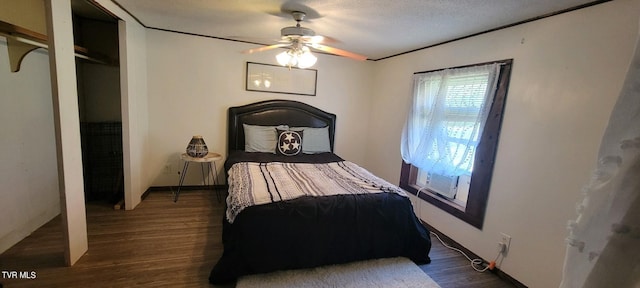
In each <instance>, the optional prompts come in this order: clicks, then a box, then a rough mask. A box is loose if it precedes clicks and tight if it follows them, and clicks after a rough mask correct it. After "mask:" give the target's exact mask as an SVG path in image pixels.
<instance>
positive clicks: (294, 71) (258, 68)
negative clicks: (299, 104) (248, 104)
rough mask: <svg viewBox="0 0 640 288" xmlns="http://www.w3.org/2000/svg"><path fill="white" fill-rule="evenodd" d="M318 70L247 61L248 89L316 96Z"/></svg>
mask: <svg viewBox="0 0 640 288" xmlns="http://www.w3.org/2000/svg"><path fill="white" fill-rule="evenodd" d="M317 78H318V71H317V70H315V69H300V68H295V67H291V68H289V67H283V66H278V65H270V64H261V63H254V62H247V75H246V84H245V85H246V89H247V91H257V92H270V93H283V94H297V95H306V96H316V81H317Z"/></svg>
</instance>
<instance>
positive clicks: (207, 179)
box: [173, 152, 222, 202]
mask: <svg viewBox="0 0 640 288" xmlns="http://www.w3.org/2000/svg"><path fill="white" fill-rule="evenodd" d="M180 159H182V160H183V161H184V166H183V167H182V173H181V174H180V182H178V191H176V195H175V197H174V198H173V202H178V196H180V189H181V188H182V184H184V177H185V175H187V170H188V169H189V164H190V163H191V162H194V163H200V168H201V170H202V182H203V183H204V184H205V185H206V186H209V187H210V188H211V190H215V189H214V185H218V169H217V168H216V161H218V160H221V159H222V156H220V154H218V153H212V152H209V153H207V155H205V156H204V157H199V158H198V157H191V156H189V155H187V153H182V155H180ZM205 166H206V167H207V173H206V174H205V172H204V170H205ZM205 175H206V176H205ZM211 180H213V181H211ZM220 197H221V196H220V191H216V198H217V199H218V202H220V201H221V199H220Z"/></svg>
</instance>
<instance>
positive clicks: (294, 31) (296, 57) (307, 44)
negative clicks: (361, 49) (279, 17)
mask: <svg viewBox="0 0 640 288" xmlns="http://www.w3.org/2000/svg"><path fill="white" fill-rule="evenodd" d="M291 16H293V19H294V20H295V21H296V22H297V24H296V26H289V27H284V28H282V29H281V30H280V36H281V39H280V40H279V41H278V42H279V44H274V45H268V46H263V47H260V48H254V49H249V50H245V51H243V53H247V54H251V53H257V52H263V51H267V50H271V49H275V48H284V47H289V49H288V50H287V51H284V52H282V53H280V54H278V55H277V56H276V60H277V61H278V63H279V64H280V65H282V66H289V67H292V66H296V67H298V68H308V67H311V66H313V64H315V62H316V60H317V58H316V57H315V56H313V54H311V51H310V48H311V49H315V50H319V51H322V52H326V53H330V54H335V55H338V56H343V57H347V58H351V59H355V60H360V61H362V60H366V59H367V57H366V56H363V55H359V54H356V53H353V52H349V51H345V50H341V49H338V48H333V47H329V46H327V45H324V43H325V42H331V41H332V40H331V38H329V37H325V36H320V35H316V32H314V31H313V30H311V29H309V28H306V27H302V26H301V25H300V22H302V20H304V17H305V16H306V14H305V13H304V12H300V11H292V12H291ZM333 41H335V40H333Z"/></svg>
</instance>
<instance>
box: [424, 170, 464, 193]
mask: <svg viewBox="0 0 640 288" xmlns="http://www.w3.org/2000/svg"><path fill="white" fill-rule="evenodd" d="M458 178H459V176H451V177H449V176H444V175H440V174H435V173H428V174H427V188H429V190H431V191H433V192H436V193H438V194H440V195H442V196H444V197H447V198H449V199H453V198H455V197H456V190H457V187H458Z"/></svg>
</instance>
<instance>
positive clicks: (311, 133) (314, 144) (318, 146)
mask: <svg viewBox="0 0 640 288" xmlns="http://www.w3.org/2000/svg"><path fill="white" fill-rule="evenodd" d="M289 130H292V131H303V135H304V136H303V137H304V141H302V153H305V154H317V153H324V152H331V144H330V143H331V142H330V141H329V126H326V127H322V128H312V127H291V129H289Z"/></svg>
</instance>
